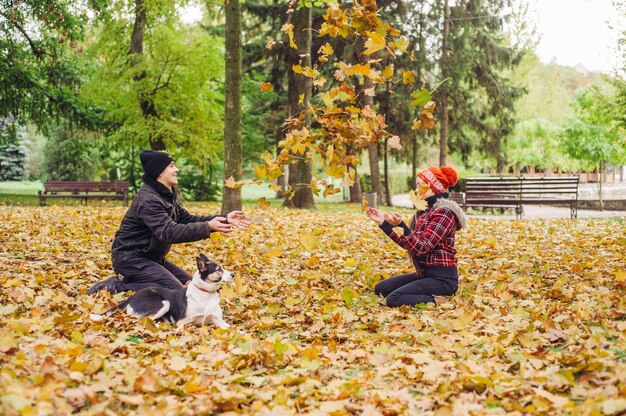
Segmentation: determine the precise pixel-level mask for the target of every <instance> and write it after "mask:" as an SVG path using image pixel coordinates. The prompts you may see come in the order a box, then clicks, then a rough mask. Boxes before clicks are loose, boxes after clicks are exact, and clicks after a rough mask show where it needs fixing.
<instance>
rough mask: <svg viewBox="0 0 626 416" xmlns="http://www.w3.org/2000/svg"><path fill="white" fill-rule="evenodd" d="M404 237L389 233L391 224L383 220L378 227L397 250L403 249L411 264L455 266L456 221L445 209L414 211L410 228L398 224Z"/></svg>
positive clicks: (392, 232)
mask: <svg viewBox="0 0 626 416" xmlns="http://www.w3.org/2000/svg"><path fill="white" fill-rule="evenodd" d="M398 227H402V228H404V235H402V236H399V235H398V234H396V233H395V232H394V231H393V228H394V227H393V225H391V224H390V223H388V222H387V221H384V222H383V223H382V224H381V225H380V228H381V229H382V230H383V231H384V232H385V234H387V235H388V236H389V237H390V238H391V239H392V240H393V241H395V242H396V243H397V244H398V245H399V246H400V247H402V248H404V249H406V250H407V251H408V252H409V254H410V256H411V260H413V263H414V265H416V266H417V265H419V266H426V267H429V266H444V267H456V250H455V249H454V235H455V233H456V230H457V229H458V223H457V218H456V215H454V213H453V212H452V211H451V210H449V209H447V208H439V209H434V208H432V207H431V208H428V209H427V210H426V211H423V212H418V213H416V214H415V217H414V218H413V220H412V221H411V227H410V228H409V227H407V225H406V224H405V223H404V221H403V222H402V223H400V225H398Z"/></svg>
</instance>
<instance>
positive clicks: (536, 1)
mask: <svg viewBox="0 0 626 416" xmlns="http://www.w3.org/2000/svg"><path fill="white" fill-rule="evenodd" d="M526 1H527V3H528V5H529V8H528V12H529V18H530V20H531V21H532V22H534V23H535V25H536V29H537V34H538V35H539V36H540V40H539V44H538V45H537V48H536V51H537V54H538V55H539V58H540V59H541V61H542V62H545V63H548V62H550V61H552V59H554V60H555V61H556V63H558V64H561V65H567V66H576V65H578V64H583V65H584V66H585V68H587V69H589V70H592V71H602V72H607V73H608V72H612V70H613V69H615V68H616V67H618V66H620V65H621V64H622V63H623V62H624V60H625V59H626V57H624V56H621V57H620V56H619V55H618V52H617V41H618V39H619V35H620V32H621V31H623V30H624V29H626V17H625V16H620V15H619V14H618V13H617V10H616V9H615V7H614V6H613V5H612V2H611V0H526ZM611 26H612V27H611Z"/></svg>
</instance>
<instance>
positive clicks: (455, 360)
mask: <svg viewBox="0 0 626 416" xmlns="http://www.w3.org/2000/svg"><path fill="white" fill-rule="evenodd" d="M201 208H202V210H203V211H205V212H213V211H217V207H216V206H208V207H207V206H202V207H201ZM192 211H198V210H197V209H195V210H194V209H192ZM350 211H351V212H341V213H337V212H335V213H327V212H315V213H311V212H300V211H287V210H281V209H273V208H269V209H266V210H260V209H255V210H251V211H250V212H249V215H251V216H252V218H253V221H254V224H253V226H252V227H251V228H250V229H248V230H245V231H238V232H236V233H233V234H231V235H217V236H216V237H215V238H212V239H210V240H206V241H202V242H197V243H193V244H186V245H178V246H175V248H174V250H173V251H172V253H170V256H169V258H170V260H172V261H174V262H175V263H177V264H180V265H183V266H184V267H185V269H186V270H188V271H190V272H192V271H193V270H192V265H193V264H194V258H195V256H196V255H197V254H198V253H199V252H204V253H206V254H207V255H208V256H209V257H211V258H213V259H215V260H217V261H219V262H221V263H222V264H223V266H224V267H225V268H227V269H229V270H231V271H234V272H235V273H236V280H235V282H234V283H233V284H232V285H230V286H229V287H226V288H225V289H224V290H223V291H222V306H223V308H224V311H225V319H226V321H227V322H229V323H231V324H232V325H233V327H232V328H231V329H229V330H226V331H223V330H219V329H215V328H213V327H200V328H196V327H186V328H184V329H183V330H182V331H180V332H179V333H176V332H175V328H174V327H172V326H171V325H169V324H161V325H160V326H159V327H158V328H157V327H155V325H154V324H153V323H152V322H151V321H149V320H137V319H134V318H130V317H126V316H124V315H121V314H118V315H113V316H111V317H109V318H107V319H105V320H103V321H101V322H97V323H96V322H92V321H90V319H89V313H92V312H96V313H97V312H102V311H104V310H105V309H107V308H108V307H110V306H111V305H113V304H114V303H115V302H117V301H119V300H121V299H123V298H125V297H126V296H128V295H127V294H117V295H115V296H111V295H109V294H107V293H99V294H98V295H96V296H94V297H90V296H87V295H86V294H85V293H86V291H87V289H88V287H89V286H90V285H91V284H93V283H94V282H96V281H98V280H100V279H103V278H105V277H108V276H110V275H111V274H112V271H111V265H110V260H109V249H110V242H111V239H112V237H113V235H114V233H115V231H116V229H117V227H118V225H119V221H120V220H121V217H122V215H123V213H124V209H123V208H98V207H59V206H52V207H47V208H45V209H41V208H35V207H26V208H19V207H0V286H1V287H2V289H1V292H0V368H1V370H0V414H7V415H13V414H24V415H28V414H53V413H54V414H69V413H71V412H80V413H84V414H110V415H113V414H212V413H227V412H233V413H244V414H261V415H263V414H265V415H270V414H271V415H282V414H296V413H303V414H330V415H346V414H363V415H380V414H383V415H400V414H425V415H466V414H467V415H469V414H472V415H482V414H518V415H522V414H545V415H555V414H576V415H617V414H622V413H623V412H624V411H625V410H626V296H625V295H626V270H625V269H626V226H625V225H626V224H624V222H623V220H620V221H617V220H611V219H596V220H577V221H571V220H549V221H491V220H478V219H471V220H470V222H469V226H468V228H467V229H466V230H463V231H461V232H460V233H459V234H458V235H457V245H458V249H459V260H460V263H459V268H460V273H461V276H462V278H461V284H460V291H459V293H458V294H457V295H456V296H454V297H452V298H451V299H449V300H448V302H447V303H443V304H440V305H439V306H436V305H429V306H426V307H417V308H408V307H403V308H400V309H390V308H387V307H385V306H384V303H383V302H382V301H381V300H379V299H377V298H376V297H375V296H374V295H373V291H372V288H373V286H374V285H375V283H376V282H377V281H378V280H380V279H381V278H386V277H390V276H393V275H395V274H400V273H403V272H408V271H410V268H409V263H410V262H409V261H408V259H407V258H406V255H405V253H403V251H402V250H401V249H399V248H397V247H396V246H395V245H394V244H393V243H392V242H391V241H390V240H388V239H387V238H386V237H385V236H384V235H383V233H382V232H381V231H380V230H379V229H378V228H377V227H376V226H375V225H374V224H373V223H372V222H371V221H369V220H368V219H367V218H365V215H364V214H362V213H361V212H360V209H359V207H358V206H357V205H354V209H350Z"/></svg>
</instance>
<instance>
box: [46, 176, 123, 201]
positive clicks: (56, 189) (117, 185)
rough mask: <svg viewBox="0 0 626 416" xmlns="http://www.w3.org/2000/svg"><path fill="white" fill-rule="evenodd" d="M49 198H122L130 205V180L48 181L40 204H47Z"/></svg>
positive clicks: (85, 199) (84, 199)
mask: <svg viewBox="0 0 626 416" xmlns="http://www.w3.org/2000/svg"><path fill="white" fill-rule="evenodd" d="M48 198H80V199H82V200H83V201H84V202H85V204H86V203H87V200H89V199H120V200H122V201H123V202H124V205H125V206H127V205H128V182H78V181H48V182H46V183H45V184H44V191H43V192H41V191H39V205H41V206H45V205H46V199H48Z"/></svg>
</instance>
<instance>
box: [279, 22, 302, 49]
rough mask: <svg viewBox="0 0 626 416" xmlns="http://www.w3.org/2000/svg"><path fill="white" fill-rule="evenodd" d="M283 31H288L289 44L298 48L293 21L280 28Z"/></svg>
mask: <svg viewBox="0 0 626 416" xmlns="http://www.w3.org/2000/svg"><path fill="white" fill-rule="evenodd" d="M280 31H281V32H284V33H286V34H287V35H288V36H289V46H290V47H291V48H293V49H298V45H296V42H294V40H293V25H292V24H291V23H286V24H284V25H283V27H282V28H281V29H280Z"/></svg>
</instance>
